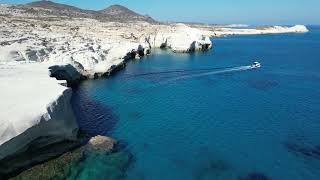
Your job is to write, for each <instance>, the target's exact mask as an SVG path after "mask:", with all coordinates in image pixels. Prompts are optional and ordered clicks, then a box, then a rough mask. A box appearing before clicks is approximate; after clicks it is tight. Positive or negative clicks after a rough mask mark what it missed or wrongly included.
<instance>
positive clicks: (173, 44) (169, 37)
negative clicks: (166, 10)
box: [147, 24, 212, 52]
mask: <svg viewBox="0 0 320 180" xmlns="http://www.w3.org/2000/svg"><path fill="white" fill-rule="evenodd" d="M147 42H148V43H149V44H150V46H151V47H156V48H165V47H167V48H170V49H172V50H173V51H174V52H191V51H199V50H205V49H210V48H211V47H212V42H211V40H210V39H209V37H206V36H204V35H203V33H202V31H201V30H199V29H196V28H191V27H189V26H187V25H185V24H176V25H172V26H164V27H161V28H159V29H158V30H157V31H156V32H155V33H152V34H151V35H150V36H149V37H148V38H147Z"/></svg>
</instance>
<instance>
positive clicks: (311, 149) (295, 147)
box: [284, 142, 320, 159]
mask: <svg viewBox="0 0 320 180" xmlns="http://www.w3.org/2000/svg"><path fill="white" fill-rule="evenodd" d="M284 146H285V147H286V148H287V149H288V150H289V151H291V152H294V153H295V154H298V155H303V156H306V157H312V158H316V159H320V146H307V145H305V144H303V143H302V144H300V145H299V144H297V143H292V142H286V143H284Z"/></svg>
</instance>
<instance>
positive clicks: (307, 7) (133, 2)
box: [0, 0, 320, 25]
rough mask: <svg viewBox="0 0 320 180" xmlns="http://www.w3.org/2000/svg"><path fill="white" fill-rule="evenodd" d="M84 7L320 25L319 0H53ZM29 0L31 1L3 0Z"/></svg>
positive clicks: (206, 19)
mask: <svg viewBox="0 0 320 180" xmlns="http://www.w3.org/2000/svg"><path fill="white" fill-rule="evenodd" d="M53 1H54V2H58V3H65V4H69V5H74V6H78V7H81V8H84V9H95V10H98V9H103V8H105V7H107V6H109V5H112V4H121V5H124V6H127V7H128V8H130V9H132V10H134V11H136V12H138V13H140V14H148V15H150V16H152V17H154V18H155V19H157V20H161V21H166V20H168V21H194V22H206V23H244V24H288V25H289V24H320V0H53ZM0 2H1V3H11V4H13V3H18V4H19V3H27V2H32V0H0Z"/></svg>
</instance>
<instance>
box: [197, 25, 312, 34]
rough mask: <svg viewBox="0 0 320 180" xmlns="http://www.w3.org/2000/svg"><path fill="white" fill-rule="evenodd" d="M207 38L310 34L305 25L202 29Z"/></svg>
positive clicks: (212, 27) (213, 27)
mask: <svg viewBox="0 0 320 180" xmlns="http://www.w3.org/2000/svg"><path fill="white" fill-rule="evenodd" d="M200 29H202V30H203V33H204V34H205V35H207V36H214V37H220V36H229V35H259V34H283V33H306V32H309V30H308V29H307V27H306V26H304V25H295V26H292V27H286V26H260V27H259V26H258V27H256V28H229V27H216V26H211V27H200Z"/></svg>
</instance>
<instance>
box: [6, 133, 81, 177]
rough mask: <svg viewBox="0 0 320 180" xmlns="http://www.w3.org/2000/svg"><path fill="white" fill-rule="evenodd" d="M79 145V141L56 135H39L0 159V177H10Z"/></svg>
mask: <svg viewBox="0 0 320 180" xmlns="http://www.w3.org/2000/svg"><path fill="white" fill-rule="evenodd" d="M80 145H81V142H80V141H73V140H65V139H64V138H62V137H61V138H58V137H41V138H38V139H35V140H34V141H33V142H31V143H30V144H28V146H27V147H25V148H26V149H25V150H23V152H17V153H15V154H13V155H10V156H7V157H6V158H4V159H1V160H0V179H5V178H9V177H12V176H14V175H16V174H18V173H20V172H22V171H24V170H26V169H28V168H30V167H32V166H34V165H36V164H39V163H42V162H44V161H47V160H48V159H52V158H56V157H57V156H60V155H61V154H63V153H65V152H68V151H70V150H72V149H75V148H77V147H79V146H80Z"/></svg>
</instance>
